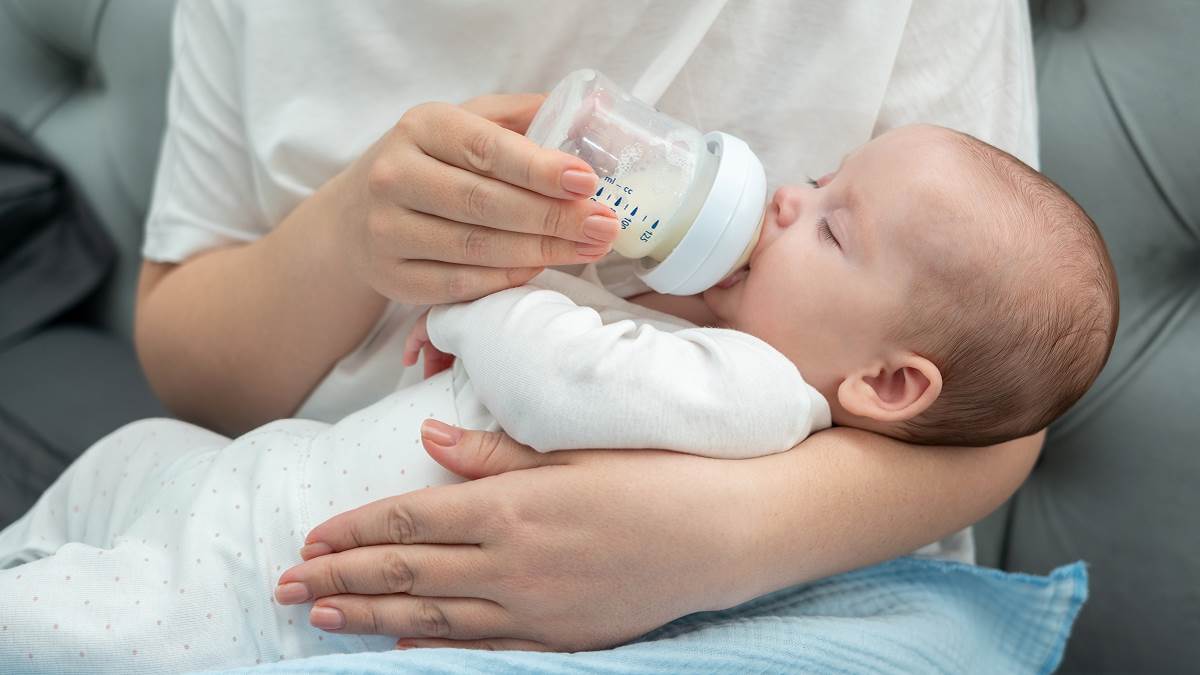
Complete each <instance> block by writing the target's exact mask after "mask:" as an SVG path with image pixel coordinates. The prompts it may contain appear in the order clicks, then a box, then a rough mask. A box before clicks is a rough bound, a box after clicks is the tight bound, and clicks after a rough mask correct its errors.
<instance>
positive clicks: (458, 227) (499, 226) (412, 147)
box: [137, 0, 1041, 650]
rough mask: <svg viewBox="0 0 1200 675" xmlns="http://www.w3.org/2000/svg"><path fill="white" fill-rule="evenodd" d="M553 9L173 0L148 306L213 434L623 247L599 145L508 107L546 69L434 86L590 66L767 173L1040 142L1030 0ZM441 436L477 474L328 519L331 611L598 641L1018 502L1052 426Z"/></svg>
mask: <svg viewBox="0 0 1200 675" xmlns="http://www.w3.org/2000/svg"><path fill="white" fill-rule="evenodd" d="M564 4H565V3H552V2H546V3H535V2H527V3H520V4H518V5H512V4H511V3H498V2H496V3H492V2H484V1H480V2H475V3H470V4H469V6H460V5H457V4H454V5H451V4H449V3H446V4H438V3H429V5H428V6H426V5H424V4H415V3H406V4H405V5H403V6H396V5H392V4H390V3H386V2H378V3H371V2H362V3H354V4H348V5H347V4H337V5H335V4H332V3H326V4H320V5H305V6H304V7H302V8H297V7H296V6H295V5H294V4H291V3H286V2H255V3H247V4H246V5H245V6H242V5H236V4H231V3H225V2H219V1H217V2H189V1H187V0H185V1H184V2H182V3H181V4H180V8H179V10H178V16H177V19H176V26H175V45H176V47H175V58H176V63H175V73H174V75H173V78H172V85H171V92H170V108H169V123H168V129H167V133H166V137H165V139H164V146H163V153H162V158H161V162H160V166H159V173H158V181H157V185H156V190H155V197H154V203H153V206H152V209H151V214H150V216H149V219H148V224H147V237H146V244H145V250H144V253H145V257H146V262H145V264H144V267H143V271H142V279H141V284H140V289H139V297H138V318H137V344H138V350H139V354H140V356H141V359H142V361H143V364H144V366H145V368H146V372H147V375H148V377H149V379H150V381H151V383H152V384H153V386H154V388H155V389H156V391H157V392H158V393H159V394H160V395H161V396H162V398H163V399H164V400H165V401H166V402H167V404H168V405H169V406H170V407H172V408H173V409H174V410H175V411H176V412H177V413H178V414H179V415H180V416H182V417H184V418H186V419H189V420H191V421H196V422H198V423H201V424H205V425H207V426H210V427H212V428H215V429H218V430H221V431H223V432H227V433H235V432H241V431H244V430H247V429H249V428H252V427H254V426H257V425H259V424H262V423H265V422H267V421H269V420H272V419H275V418H279V417H287V416H292V415H297V416H303V417H314V418H317V419H324V420H328V421H333V420H336V419H337V418H339V417H341V416H343V415H345V414H347V413H349V412H350V411H352V410H354V409H356V408H358V407H361V406H362V405H365V404H366V403H369V402H371V401H373V400H375V399H377V398H379V397H381V396H382V395H384V394H385V393H386V392H388V391H391V390H392V389H394V388H395V387H396V385H397V382H399V383H401V384H406V383H409V382H412V381H414V380H416V379H419V378H420V375H421V373H419V372H415V371H413V370H410V371H404V370H403V368H402V367H401V366H400V365H399V362H400V358H399V357H400V353H401V352H400V346H399V341H401V340H402V339H403V336H404V335H405V334H406V332H407V328H408V327H409V326H410V325H411V322H412V320H414V319H415V317H416V316H417V314H418V313H419V310H420V309H421V305H422V304H424V303H438V302H447V301H454V300H462V299H468V298H475V297H479V296H481V295H484V294H487V293H489V292H492V291H495V290H499V289H501V288H505V287H509V286H513V285H519V284H521V283H523V282H524V281H526V280H528V279H529V278H531V277H532V276H533V275H534V274H536V273H537V271H538V270H540V269H541V268H542V267H543V266H547V265H573V264H579V263H586V262H592V261H596V260H597V259H599V258H600V257H601V256H602V255H603V253H604V252H605V251H607V249H608V244H609V243H610V242H611V240H612V238H613V236H615V224H614V223H613V222H612V221H611V220H610V219H606V218H604V217H603V211H602V210H599V209H597V208H596V207H595V206H594V205H593V204H591V203H590V202H589V201H588V200H586V198H585V196H586V195H587V194H588V192H589V191H590V189H591V186H592V185H593V184H594V181H595V177H594V175H592V174H591V172H590V170H589V169H588V168H587V167H586V165H582V164H581V163H580V162H579V161H578V160H574V159H572V158H569V157H567V156H565V155H562V154H559V153H555V152H551V151H548V150H539V149H537V148H535V147H533V146H532V144H530V143H529V142H528V141H526V140H525V139H523V138H521V137H520V136H518V135H517V134H515V133H512V131H510V130H515V131H518V132H519V131H521V130H523V129H524V126H525V125H526V124H527V123H528V121H529V119H530V118H531V117H532V115H533V113H534V112H535V111H536V108H537V105H538V104H539V102H540V98H539V97H537V96H534V95H524V96H521V95H517V96H484V97H480V98H474V99H472V100H471V101H470V102H468V103H467V104H464V105H462V106H454V105H450V104H425V102H427V101H431V100H449V101H463V100H467V99H471V98H472V97H475V96H477V95H479V94H487V93H490V92H514V91H515V92H520V91H533V92H537V91H545V90H546V89H548V88H549V87H550V86H552V85H553V83H554V82H555V81H556V80H557V79H558V78H559V77H561V76H562V75H563V74H565V73H567V72H569V71H571V70H573V69H575V68H579V67H596V68H599V69H601V70H603V71H605V72H606V74H608V75H609V76H610V77H612V78H613V79H614V80H616V81H617V82H619V83H624V84H627V85H630V86H633V87H635V89H636V91H637V92H638V93H639V94H640V95H642V96H645V97H648V98H650V99H655V98H657V99H658V100H657V103H658V105H659V107H660V108H662V109H663V110H664V111H666V112H668V113H670V114H673V115H675V116H677V117H680V118H683V119H685V120H687V121H689V122H691V123H693V124H694V125H695V126H697V127H699V128H702V129H721V130H723V131H728V132H730V133H733V134H735V135H738V136H740V137H742V138H744V139H746V140H747V141H748V142H749V143H750V144H751V146H752V147H754V148H755V149H756V151H757V152H758V154H759V155H760V157H761V158H762V159H763V162H764V164H765V165H766V167H767V173H768V176H770V177H771V178H772V180H774V181H777V182H778V181H783V180H785V179H787V178H789V177H795V176H797V175H803V174H806V173H807V174H809V175H814V176H815V175H821V174H822V173H824V172H826V171H828V170H830V169H832V168H833V167H834V166H836V163H837V160H838V158H839V157H840V156H841V155H842V154H843V153H844V152H845V151H846V150H847V149H849V148H851V147H854V146H856V145H858V144H860V143H862V142H864V141H865V140H867V139H868V138H869V137H871V136H873V135H875V134H878V133H880V132H882V131H884V130H886V129H889V128H892V127H894V126H898V125H901V124H905V123H908V122H915V121H923V122H933V123H938V124H942V125H946V126H950V127H954V128H958V129H961V130H964V131H967V132H969V133H972V134H974V135H976V136H978V137H980V138H982V139H984V140H986V141H988V142H991V143H993V144H995V145H997V146H999V147H1001V148H1005V149H1007V150H1009V151H1011V152H1013V153H1014V154H1016V155H1017V156H1019V157H1021V158H1022V159H1024V160H1025V161H1027V162H1030V163H1035V155H1036V140H1035V139H1036V133H1035V131H1036V129H1035V119H1034V100H1033V90H1032V84H1033V72H1032V58H1031V46H1030V44H1029V32H1028V31H1029V28H1028V17H1027V16H1026V14H1025V12H1026V9H1025V7H1024V4H1023V3H1021V2H1020V1H1019V0H995V1H994V2H991V3H987V6H986V7H984V6H979V5H973V6H972V7H971V8H970V9H969V10H968V9H967V8H965V7H963V6H959V5H950V4H948V5H946V6H937V5H927V4H924V3H922V2H920V1H919V0H918V1H915V2H913V4H912V7H909V6H907V5H906V4H905V3H890V4H889V5H887V6H885V7H880V6H878V5H877V4H876V3H871V2H866V1H863V2H844V1H835V0H808V1H806V2H797V3H786V4H785V3H745V4H742V3H726V2H724V1H723V0H711V1H709V2H703V3H690V2H682V1H680V2H657V3H651V2H649V1H648V0H647V1H645V2H637V3H622V4H621V6H620V8H619V10H618V9H610V10H609V11H608V12H607V13H605V12H604V11H601V10H597V8H596V6H594V5H582V4H581V5H569V6H566V7H564V6H563V5H564ZM600 270H601V277H602V278H603V279H604V280H605V281H606V284H608V285H609V287H610V289H612V290H614V291H615V292H617V293H618V294H621V295H626V296H629V295H634V294H636V293H638V292H640V291H642V290H644V287H640V286H639V285H638V284H637V282H636V281H635V280H632V279H631V277H630V275H629V270H628V266H627V265H625V264H622V262H621V261H619V260H610V259H607V258H606V259H605V260H604V261H602V262H601V264H600ZM585 413H586V411H581V414H585ZM423 435H424V437H425V442H426V447H427V449H429V451H430V452H431V453H433V454H434V455H435V456H437V457H438V458H439V460H440V461H442V462H444V463H445V464H447V465H449V466H452V467H455V468H456V470H457V471H458V472H459V473H460V474H462V475H463V476H465V477H468V478H478V477H485V476H486V477H488V478H486V479H484V480H476V481H471V482H468V483H463V484H459V485H452V486H445V487H437V488H434V489H431V490H425V491H421V492H418V493H410V494H407V495H400V496H397V497H394V498H391V499H388V500H384V501H381V502H378V503H376V504H374V505H369V506H367V507H363V508H362V509H358V510H356V511H353V512H350V513H347V514H343V515H341V516H339V517H337V518H334V519H332V520H331V521H328V522H327V523H325V524H324V525H322V526H320V527H318V528H317V529H316V530H314V532H313V533H312V534H311V535H310V537H309V542H310V544H309V546H307V547H306V551H305V557H306V558H308V559H309V560H308V562H306V563H304V564H303V565H301V566H300V567H299V568H297V569H295V570H293V571H292V572H290V573H289V579H291V580H292V581H296V582H299V583H303V584H304V588H305V589H306V591H307V592H308V594H309V595H310V596H311V597H312V598H320V600H319V601H318V602H317V603H316V605H315V606H314V608H313V610H312V613H311V620H312V623H313V624H314V625H316V626H318V627H321V628H325V629H329V630H341V631H350V632H369V633H379V634H387V635H394V636H397V637H399V638H401V639H402V642H403V643H404V644H410V645H423V646H428V645H449V644H453V645H455V646H466V647H485V648H525V649H570V650H578V649H585V648H597V647H603V646H609V645H612V644H616V643H618V642H621V641H624V640H627V639H630V638H632V637H634V636H636V635H638V634H641V633H643V632H645V631H647V630H649V629H651V628H654V627H656V626H658V625H661V624H663V623H665V622H667V621H670V620H671V619H674V618H676V617H678V616H680V615H683V614H686V613H690V612H693V611H698V610H703V609H714V608H723V607H728V606H731V605H733V604H736V603H738V602H741V601H744V600H747V599H749V598H752V597H754V596H756V595H759V594H761V593H764V592H768V591H771V590H774V589H778V588H782V587H784V586H787V585H791V584H794V583H799V582H802V581H806V580H811V579H815V578H820V577H823V576H827V575H830V574H834V573H837V572H840V571H843V570H847V569H851V568H855V567H859V566H862V565H867V564H870V563H873V562H876V561H879V560H883V559H886V558H890V557H894V556H897V555H902V554H904V553H907V552H910V551H912V550H914V549H917V548H918V547H921V546H922V545H926V544H929V543H930V542H936V541H938V540H939V539H941V538H943V537H948V536H949V535H950V534H951V533H954V532H956V531H959V530H961V529H962V528H964V527H966V526H968V525H969V524H970V523H972V522H974V521H976V520H978V519H979V518H981V517H982V516H983V515H985V514H986V513H988V512H989V511H991V510H992V509H994V508H995V507H996V506H998V505H999V504H1000V503H1001V502H1002V501H1003V500H1004V499H1006V498H1007V497H1008V496H1009V495H1010V494H1011V493H1012V492H1013V491H1014V490H1015V489H1016V487H1017V486H1018V485H1019V484H1020V482H1021V480H1022V479H1023V478H1024V477H1025V475H1026V474H1027V473H1028V471H1029V469H1030V467H1031V466H1032V464H1033V462H1034V460H1035V459H1036V456H1037V453H1038V450H1039V448H1040V445H1041V437H1040V435H1039V436H1037V437H1034V438H1028V439H1023V440H1020V441H1016V442H1013V443H1010V444H1006V445H1004V446H997V447H993V448H982V449H952V450H950V449H944V448H926V447H914V446H907V445H904V444H902V443H898V442H896V441H893V440H889V439H886V438H882V437H878V436H874V435H871V434H867V433H863V432H856V431H852V430H846V429H835V430H832V431H829V432H825V433H821V434H818V435H816V436H814V437H813V438H811V439H809V440H808V441H806V442H804V443H802V444H801V445H800V446H798V447H797V448H794V449H793V450H791V451H789V452H786V453H782V454H779V455H773V456H769V457H763V458H760V459H755V460H747V461H740V462H723V461H717V460H709V459H703V458H698V457H691V456H683V455H676V454H671V453H662V452H653V451H645V452H628V451H622V452H620V453H615V452H607V453H606V452H573V453H553V454H550V455H538V454H536V453H533V452H532V451H530V450H528V449H527V448H522V447H520V446H517V445H516V444H515V443H513V442H512V441H511V440H510V439H507V437H504V436H503V435H498V434H482V433H476V432H463V431H461V430H456V429H450V428H446V427H444V426H439V425H436V424H426V425H425V427H424V428H423ZM463 544H473V545H472V546H464V545H463ZM968 545H969V539H967V538H966V537H963V536H958V537H951V538H949V539H947V540H946V541H945V542H944V543H943V545H942V546H940V547H938V546H935V547H934V548H933V549H931V552H932V553H934V554H938V555H943V556H946V557H960V558H962V557H968V556H969V554H970V551H969V546H968ZM497 606H498V607H499V608H500V610H501V611H495V610H496V607H497Z"/></svg>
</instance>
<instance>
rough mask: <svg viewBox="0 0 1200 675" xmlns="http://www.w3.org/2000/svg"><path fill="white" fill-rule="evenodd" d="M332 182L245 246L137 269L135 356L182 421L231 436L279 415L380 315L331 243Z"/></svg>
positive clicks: (379, 303) (381, 302) (377, 303)
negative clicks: (175, 262) (139, 272)
mask: <svg viewBox="0 0 1200 675" xmlns="http://www.w3.org/2000/svg"><path fill="white" fill-rule="evenodd" d="M338 180H339V178H334V179H332V180H331V181H330V182H329V183H327V184H326V185H325V186H324V187H322V188H321V189H320V190H319V191H318V192H317V193H315V194H314V195H313V196H312V197H310V198H309V199H307V200H305V201H304V202H303V203H301V204H300V206H298V207H297V208H296V209H295V210H294V211H293V212H292V213H291V214H289V215H288V216H287V217H286V218H285V219H284V220H283V222H282V223H280V225H279V226H278V227H276V228H275V229H274V230H273V231H272V232H271V233H270V234H268V235H267V236H265V237H263V238H262V239H259V240H257V241H255V242H253V243H250V244H245V245H239V246H230V247H226V248H221V249H217V250H214V251H211V252H207V253H204V254H201V255H199V256H197V257H195V258H192V259H189V260H187V261H185V262H184V263H182V264H179V265H168V264H157V263H145V264H144V266H143V269H142V277H141V280H140V283H139V288H138V306H137V321H136V342H137V349H138V355H139V357H140V359H141V361H142V364H143V367H144V369H145V371H146V375H147V378H148V379H149V380H150V384H151V385H152V387H153V388H154V390H155V391H156V392H157V393H158V395H159V396H160V397H161V398H162V399H163V401H164V402H165V403H166V404H167V407H168V408H170V409H171V410H172V411H174V412H175V413H176V414H178V415H179V416H180V417H182V418H184V419H187V420H189V421H193V422H196V423H198V424H202V425H205V426H208V427H210V428H213V429H216V430H218V431H222V432H225V433H231V434H232V433H240V432H243V431H246V430H248V429H250V428H253V427H255V426H257V425H260V424H263V423H265V422H267V421H269V420H272V419H277V418H280V417H286V416H288V415H290V414H291V413H293V412H294V411H295V410H296V408H297V407H298V406H299V405H300V404H301V403H302V402H303V400H304V398H305V397H306V396H307V395H308V393H309V392H310V391H311V390H312V388H313V387H314V386H315V385H316V384H317V382H319V381H320V379H321V378H322V377H323V376H324V375H325V373H327V372H328V371H329V369H330V367H331V366H332V365H333V364H334V363H335V362H336V361H337V360H338V359H339V358H340V357H342V356H343V355H345V354H346V353H348V352H350V351H351V350H352V349H353V348H354V347H355V346H356V345H357V344H358V343H359V342H360V341H361V340H362V339H363V337H364V336H365V335H366V334H367V332H368V331H369V330H370V328H371V326H372V325H373V324H374V322H375V321H376V320H377V319H378V317H379V315H380V313H381V312H382V310H383V308H384V306H385V304H386V301H385V299H384V298H383V297H382V296H381V295H379V294H378V293H376V292H375V291H374V290H372V289H371V288H370V287H368V286H367V285H366V284H365V283H363V282H362V281H360V280H359V279H358V278H357V277H356V276H355V275H354V273H353V272H352V271H351V270H350V268H349V267H348V266H347V265H345V264H344V263H343V262H342V256H341V254H340V252H339V249H338V247H337V235H338V233H337V229H336V228H337V223H338V220H339V217H340V213H339V209H340V207H339V206H338V202H337V199H336V197H337V191H336V190H335V189H332V188H333V187H335V186H334V185H333V184H334V183H335V182H336V181H338ZM397 358H399V355H397Z"/></svg>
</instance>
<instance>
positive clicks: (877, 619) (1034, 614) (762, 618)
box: [231, 558, 1087, 675]
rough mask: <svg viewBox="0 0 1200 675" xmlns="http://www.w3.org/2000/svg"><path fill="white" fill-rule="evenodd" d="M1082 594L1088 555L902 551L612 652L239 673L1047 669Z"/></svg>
mask: <svg viewBox="0 0 1200 675" xmlns="http://www.w3.org/2000/svg"><path fill="white" fill-rule="evenodd" d="M1086 599H1087V571H1086V570H1085V568H1084V565H1083V563H1078V562H1077V563H1074V564H1072V565H1067V566H1064V567H1060V568H1058V569H1056V570H1054V572H1052V573H1051V574H1050V575H1049V576H1046V577H1039V576H1030V575H1025V574H1008V573H1004V572H1000V571H997V570H992V569H986V568H981V567H971V566H969V565H962V564H958V563H947V562H941V561H934V560H922V559H917V558H901V559H898V560H893V561H891V562H887V563H884V564H882V565H877V566H875V567H870V568H867V569H864V570H858V571H855V572H850V573H848V574H843V575H840V576H837V577H833V578H830V579H826V580H823V581H818V582H816V583H811V584H805V585H801V586H796V587H793V588H789V589H786V590H783V591H779V592H777V593H773V594H771V595H768V596H764V597H761V598H758V599H755V600H753V601H751V602H748V603H746V604H744V605H741V606H739V607H735V608H733V609H730V610H726V611H722V612H705V613H700V614H692V615H690V616H686V617H683V618H682V619H679V620H678V621H675V622H673V623H671V624H668V625H667V626H664V627H662V628H660V629H658V630H656V631H654V632H652V633H650V634H648V635H646V636H644V637H642V638H641V639H639V640H637V641H636V642H633V643H630V644H627V645H624V646H621V647H617V648H615V649H609V650H605V651H598V652H581V653H577V654H544V653H534V652H478V651H469V650H461V649H424V650H422V649H413V650H407V651H396V652H383V653H364V654H344V655H333V656H320V657H315V658H310V659H299V660H295V661H283V662H280V663H275V664H270V665H264V666H261V667H258V668H253V669H249V670H245V671H231V672H247V673H250V672H252V673H253V674H254V675H267V674H269V673H285V672H286V673H313V674H316V673H321V674H332V673H356V674H357V673H367V674H370V673H395V672H428V673H463V672H468V673H530V672H536V673H567V672H583V673H680V672H689V673H690V672H701V673H733V672H739V673H740V672H761V673H783V672H788V673H794V672H819V673H860V672H873V673H881V672H889V673H914V672H920V673H1047V672H1051V671H1053V670H1054V669H1055V668H1056V667H1057V666H1058V663H1059V661H1060V660H1061V658H1062V653H1063V648H1064V647H1065V645H1066V641H1067V636H1068V635H1070V632H1071V624H1072V622H1073V621H1074V620H1075V616H1076V615H1077V614H1078V612H1079V608H1080V607H1081V606H1082V605H1083V602H1084V600H1086Z"/></svg>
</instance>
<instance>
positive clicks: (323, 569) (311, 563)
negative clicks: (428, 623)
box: [275, 544, 498, 605]
mask: <svg viewBox="0 0 1200 675" xmlns="http://www.w3.org/2000/svg"><path fill="white" fill-rule="evenodd" d="M497 576H498V574H497V572H496V571H495V569H494V561H493V559H492V558H491V557H489V556H488V555H486V554H484V553H483V552H482V551H481V550H480V548H479V547H478V546H472V545H460V546H448V545H425V544H418V545H415V546H399V545H383V546H368V547H364V548H354V549H350V550H348V551H342V552H340V553H333V554H330V555H323V556H319V557H317V558H313V559H311V560H308V561H306V562H303V563H300V564H299V565H297V566H295V567H293V568H291V569H289V570H287V571H286V572H284V573H283V574H282V575H280V577H279V581H278V585H277V586H276V587H275V600H276V601H277V602H279V603H280V604H282V605H298V604H300V603H302V602H311V601H312V600H315V599H317V598H324V597H328V596H331V595H346V594H350V595H387V594H389V593H406V594H410V595H422V596H434V597H438V596H446V597H453V596H457V597H477V598H486V597H488V596H489V595H490V593H489V588H490V587H493V586H495V579H496V577H497Z"/></svg>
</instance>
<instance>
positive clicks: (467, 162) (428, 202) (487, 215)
mask: <svg viewBox="0 0 1200 675" xmlns="http://www.w3.org/2000/svg"><path fill="white" fill-rule="evenodd" d="M542 100H543V97H542V96H540V95H533V94H522V95H495V96H483V97H479V98H476V99H472V100H471V101H469V102H467V103H466V104H464V105H462V106H454V105H450V104H448V103H426V104H423V105H418V106H416V107H414V108H412V109H410V110H409V111H408V112H406V113H405V114H404V116H403V117H402V118H401V119H400V121H399V122H397V123H396V125H395V126H393V127H392V128H391V129H390V130H388V132H387V133H385V134H384V135H383V137H381V138H380V139H379V140H378V141H376V142H375V144H374V145H372V146H371V147H370V148H369V149H368V150H367V151H366V152H365V153H364V154H363V155H362V156H361V157H360V158H359V159H358V160H357V161H356V162H354V163H353V164H352V165H351V166H350V167H348V168H347V169H346V171H344V172H343V173H342V174H339V176H338V177H337V178H335V179H334V180H335V181H338V182H339V183H341V188H340V190H339V191H340V193H341V195H342V200H343V201H342V204H343V206H342V208H341V209H340V211H341V213H340V218H338V221H339V223H340V228H341V230H342V231H341V234H340V236H339V237H338V238H337V241H338V242H339V243H338V245H339V246H340V248H341V249H342V253H343V258H344V260H345V261H346V262H348V263H349V265H350V268H351V269H352V270H353V272H354V274H356V275H357V276H358V278H359V279H361V280H362V281H363V282H365V283H366V284H367V285H369V286H370V287H371V288H373V289H375V291H377V292H378V293H380V294H382V295H383V296H385V297H388V298H390V299H392V300H397V301H400V302H404V303H407V304H436V303H443V302H452V301H460V300H470V299H474V298H478V297H481V296H484V295H487V294H488V293H491V292H494V291H498V290H501V289H503V288H508V287H511V286H516V285H520V284H522V283H524V282H526V281H528V280H529V279H531V278H532V277H533V276H534V275H535V274H537V273H538V271H540V270H541V268H542V267H544V266H547V265H562V264H571V263H581V262H590V261H593V260H596V259H599V258H600V257H602V256H603V255H604V254H605V253H607V252H608V250H609V247H610V245H611V243H612V241H613V240H614V239H615V238H616V236H617V231H618V223H617V220H616V218H615V217H614V216H613V214H612V212H611V211H610V210H609V209H607V208H606V207H604V206H602V205H600V204H598V203H596V202H593V201H591V200H589V199H588V197H590V196H591V195H592V194H593V193H594V192H595V190H596V183H597V179H596V175H595V173H594V172H593V171H592V169H591V168H590V167H589V166H588V165H587V164H586V163H585V162H583V161H582V160H580V159H578V158H576V157H572V156H570V155H567V154H566V153H562V152H558V151H555V150H548V149H544V148H540V147H538V146H537V145H536V144H535V143H533V142H532V141H530V140H529V139H527V138H525V137H524V136H522V135H521V134H520V133H519V132H523V131H524V130H525V128H526V127H527V126H528V125H529V122H530V120H532V118H533V115H534V113H536V112H537V109H538V106H540V105H541V102H542Z"/></svg>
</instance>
